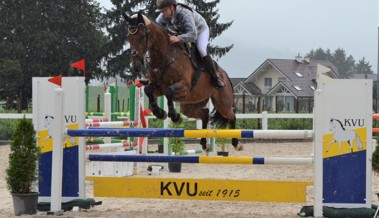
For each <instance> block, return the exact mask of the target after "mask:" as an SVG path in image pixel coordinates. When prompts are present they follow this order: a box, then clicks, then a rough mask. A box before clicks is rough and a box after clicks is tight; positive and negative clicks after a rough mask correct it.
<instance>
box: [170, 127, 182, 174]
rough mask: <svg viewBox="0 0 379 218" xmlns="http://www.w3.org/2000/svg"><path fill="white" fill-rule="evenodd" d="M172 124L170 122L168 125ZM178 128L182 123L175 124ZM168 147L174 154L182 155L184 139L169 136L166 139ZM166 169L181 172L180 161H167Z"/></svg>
mask: <svg viewBox="0 0 379 218" xmlns="http://www.w3.org/2000/svg"><path fill="white" fill-rule="evenodd" d="M173 126H174V125H173V124H172V123H171V124H170V127H171V128H172V127H173ZM176 127H178V128H183V124H180V125H177V126H176ZM168 147H169V149H170V150H171V151H172V153H174V155H183V153H184V139H183V138H182V137H171V138H169V139H168ZM168 169H169V171H170V172H181V169H182V163H179V162H169V163H168Z"/></svg>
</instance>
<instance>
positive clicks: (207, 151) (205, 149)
mask: <svg viewBox="0 0 379 218" xmlns="http://www.w3.org/2000/svg"><path fill="white" fill-rule="evenodd" d="M202 148H203V151H204V152H205V153H206V154H207V156H208V153H209V152H210V151H211V146H210V145H209V144H206V145H205V148H204V146H202Z"/></svg>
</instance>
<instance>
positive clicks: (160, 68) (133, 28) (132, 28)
mask: <svg viewBox="0 0 379 218" xmlns="http://www.w3.org/2000/svg"><path fill="white" fill-rule="evenodd" d="M140 27H142V28H146V30H147V31H146V33H147V36H146V40H145V46H144V47H145V48H144V50H145V51H148V43H149V38H150V35H151V33H150V30H149V28H147V26H146V25H145V24H144V23H139V24H138V26H130V27H129V28H128V34H130V35H135V34H137V32H138V30H139V28H140ZM159 27H160V26H159ZM131 55H132V56H133V57H136V56H137V58H139V59H140V60H141V61H142V60H143V57H138V51H137V50H135V49H132V51H131ZM174 61H175V58H171V59H170V60H169V61H166V63H163V64H161V65H159V66H158V67H155V68H153V67H151V66H150V64H148V66H149V69H150V70H151V71H152V72H154V73H158V72H160V71H162V72H164V69H165V68H166V67H167V66H169V65H170V64H172V63H174Z"/></svg>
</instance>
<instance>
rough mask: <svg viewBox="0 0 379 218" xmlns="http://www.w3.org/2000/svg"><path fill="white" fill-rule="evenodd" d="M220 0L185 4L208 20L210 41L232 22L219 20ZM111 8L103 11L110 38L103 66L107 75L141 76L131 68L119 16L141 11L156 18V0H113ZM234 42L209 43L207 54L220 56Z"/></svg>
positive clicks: (125, 36)
mask: <svg viewBox="0 0 379 218" xmlns="http://www.w3.org/2000/svg"><path fill="white" fill-rule="evenodd" d="M219 2H220V0H213V1H207V2H205V1H203V0H188V1H186V4H188V5H189V6H191V7H192V8H193V9H194V10H196V11H198V12H199V13H200V14H202V15H203V16H204V18H205V19H206V20H207V22H208V25H209V27H210V32H211V33H210V35H211V36H210V37H211V38H210V41H212V40H213V39H214V38H216V37H218V36H220V35H221V33H222V32H223V31H225V30H226V29H227V28H229V27H230V26H231V25H232V23H233V22H229V23H218V18H219V15H218V10H217V9H215V7H216V6H217V4H218V3H219ZM112 4H113V5H114V7H113V8H112V9H110V10H108V11H107V12H106V30H107V32H108V34H109V38H110V39H111V40H110V41H109V43H108V44H107V45H106V47H107V51H108V55H107V57H106V61H107V63H106V65H107V70H108V72H111V73H110V74H108V75H106V76H108V77H114V76H116V75H119V76H120V77H121V78H124V79H126V80H132V79H135V78H138V77H142V76H143V75H141V74H139V72H133V71H132V70H131V66H130V63H131V54H130V49H129V47H128V44H129V43H128V41H127V34H128V32H127V31H128V30H127V22H126V21H125V20H124V19H123V18H122V13H126V14H127V15H132V14H135V13H136V12H138V11H140V10H142V11H144V13H145V14H146V15H147V16H148V17H149V18H151V19H152V20H155V19H156V17H157V16H158V15H159V13H157V12H155V9H156V0H137V1H122V0H112ZM232 47H233V45H229V46H226V47H220V46H217V45H210V46H209V53H210V54H211V55H213V56H216V57H222V56H223V55H225V54H226V53H227V52H229V51H230V49H232Z"/></svg>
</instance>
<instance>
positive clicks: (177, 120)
mask: <svg viewBox="0 0 379 218" xmlns="http://www.w3.org/2000/svg"><path fill="white" fill-rule="evenodd" d="M171 121H172V122H173V123H174V124H176V125H179V124H181V123H182V122H183V119H182V117H181V116H180V115H179V114H178V115H177V116H174V117H171Z"/></svg>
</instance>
